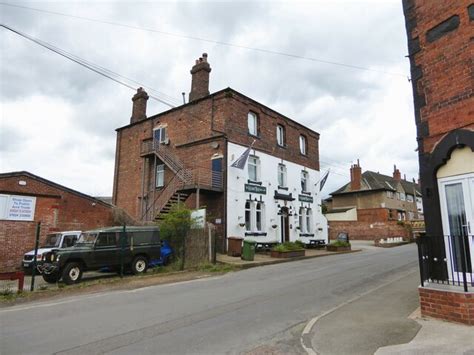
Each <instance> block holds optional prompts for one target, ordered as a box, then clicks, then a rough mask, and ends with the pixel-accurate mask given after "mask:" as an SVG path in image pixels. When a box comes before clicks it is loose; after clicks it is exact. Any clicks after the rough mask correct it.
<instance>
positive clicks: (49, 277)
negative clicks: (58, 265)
mask: <svg viewBox="0 0 474 355" xmlns="http://www.w3.org/2000/svg"><path fill="white" fill-rule="evenodd" d="M43 280H44V281H46V282H47V283H49V284H55V283H56V282H58V281H59V277H58V274H57V273H56V272H53V273H52V274H45V273H43Z"/></svg>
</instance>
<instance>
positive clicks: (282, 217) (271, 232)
mask: <svg viewBox="0 0 474 355" xmlns="http://www.w3.org/2000/svg"><path fill="white" fill-rule="evenodd" d="M227 149H228V154H227V156H228V161H227V162H226V163H227V191H226V193H227V236H228V237H241V238H245V239H251V240H255V241H257V242H259V243H275V242H284V241H285V239H286V240H289V241H293V242H294V241H296V240H301V241H302V242H304V243H305V244H309V243H310V240H322V241H324V243H327V242H328V229H327V220H326V218H325V217H324V215H323V214H322V212H321V194H320V191H319V182H320V178H321V176H320V172H319V171H317V170H313V169H308V168H306V167H304V166H302V165H298V164H295V163H292V162H289V161H285V160H282V159H280V158H277V157H275V156H272V155H269V154H266V153H263V152H260V151H258V150H252V151H251V157H252V156H253V157H257V158H258V161H259V164H258V167H257V170H258V172H257V175H258V179H257V180H258V183H252V182H249V168H248V165H249V161H250V159H249V160H248V161H247V163H246V164H245V167H244V169H238V168H235V167H231V165H232V163H233V162H234V161H235V160H236V159H238V158H239V157H240V156H241V155H242V154H243V153H244V152H245V150H246V149H247V147H244V146H241V145H237V144H234V143H228V147H227ZM252 161H255V160H252ZM279 164H283V165H284V166H285V168H286V182H285V184H284V185H286V186H284V187H286V189H282V188H279V186H278V168H279ZM302 171H306V174H307V189H306V190H307V191H305V193H303V192H302V185H301V175H302ZM246 189H247V190H253V192H249V191H246ZM256 190H259V192H256ZM264 190H265V191H264ZM263 192H264V193H263ZM275 192H277V194H276V193H275ZM290 194H291V199H293V200H290ZM301 200H305V202H303V201H301ZM310 200H312V202H310ZM246 206H247V207H250V208H247V210H248V211H247V216H246ZM300 211H302V212H303V213H302V214H300ZM286 214H288V217H287V218H286ZM258 215H260V217H259V216H258ZM249 216H250V218H248V217H249ZM246 217H247V218H246ZM302 217H303V218H302ZM259 220H260V222H259ZM285 223H288V228H285Z"/></svg>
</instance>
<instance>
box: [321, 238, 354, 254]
mask: <svg viewBox="0 0 474 355" xmlns="http://www.w3.org/2000/svg"><path fill="white" fill-rule="evenodd" d="M326 250H327V251H343V250H351V243H349V242H343V241H341V240H336V241H335V242H332V243H331V244H329V245H327V246H326Z"/></svg>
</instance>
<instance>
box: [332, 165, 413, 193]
mask: <svg viewBox="0 0 474 355" xmlns="http://www.w3.org/2000/svg"><path fill="white" fill-rule="evenodd" d="M398 183H399V182H398V181H397V180H395V179H394V178H393V177H391V176H388V175H383V174H380V173H376V172H374V171H370V170H367V171H364V173H363V174H362V176H361V184H360V185H361V186H360V190H354V191H352V190H351V183H350V182H348V183H347V184H345V185H344V186H342V187H341V188H339V189H337V190H336V191H334V192H332V193H330V195H332V196H334V195H339V194H344V193H354V192H364V191H376V190H387V191H396V190H397V185H398ZM400 184H401V185H402V188H403V190H405V192H406V193H410V194H412V195H413V194H414V193H416V194H417V195H421V191H420V186H419V185H418V184H416V183H413V182H410V181H406V180H403V179H402V180H400Z"/></svg>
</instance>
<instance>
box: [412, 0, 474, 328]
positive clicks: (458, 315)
mask: <svg viewBox="0 0 474 355" xmlns="http://www.w3.org/2000/svg"><path fill="white" fill-rule="evenodd" d="M403 8H404V14H405V23H406V29H407V37H408V51H409V58H410V67H411V78H412V85H413V97H414V108H415V120H416V127H417V140H418V153H419V163H420V178H421V189H422V195H423V206H424V214H425V223H426V238H421V239H420V241H419V246H420V253H421V255H422V256H423V258H422V259H420V268H421V274H422V285H423V286H424V287H421V288H420V298H421V310H422V313H423V314H425V315H431V316H436V317H440V318H445V319H450V320H454V321H458V322H463V323H467V324H474V304H473V303H472V300H473V299H474V293H473V292H472V291H473V290H474V280H473V273H472V270H473V262H474V254H473V253H474V244H473V243H474V241H473V239H474V236H473V234H474V59H473V58H474V45H473V39H474V37H473V33H474V4H473V3H472V1H468V0H459V1H434V2H433V1H422V0H404V1H403ZM434 280H436V282H433V281H434ZM438 282H440V283H445V284H448V283H450V284H451V285H450V286H442V285H441V286H440V285H439V284H438ZM453 283H454V284H455V285H453ZM458 285H463V287H459V286H458Z"/></svg>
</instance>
